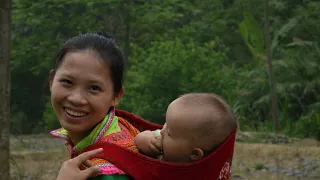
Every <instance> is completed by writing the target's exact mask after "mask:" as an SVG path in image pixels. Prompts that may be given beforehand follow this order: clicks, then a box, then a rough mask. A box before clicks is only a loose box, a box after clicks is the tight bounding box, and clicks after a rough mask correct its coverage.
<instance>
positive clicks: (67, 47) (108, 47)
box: [53, 31, 124, 93]
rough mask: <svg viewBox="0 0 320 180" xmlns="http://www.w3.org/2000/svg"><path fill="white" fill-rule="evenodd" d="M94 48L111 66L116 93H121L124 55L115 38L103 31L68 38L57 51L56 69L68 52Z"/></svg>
mask: <svg viewBox="0 0 320 180" xmlns="http://www.w3.org/2000/svg"><path fill="white" fill-rule="evenodd" d="M83 50H93V51H95V52H96V53H97V54H98V55H99V56H100V57H101V58H102V60H103V61H104V62H105V63H106V64H107V65H108V67H109V68H110V76H111V79H112V82H113V86H114V89H113V91H114V92H115V93H119V92H120V90H121V88H122V85H123V71H124V56H123V54H122V50H121V49H120V48H119V47H118V46H117V44H116V42H115V38H114V37H113V36H111V35H108V34H107V33H105V32H103V31H98V32H92V33H86V34H80V35H78V36H75V37H73V38H71V39H69V40H67V41H66V42H65V43H64V45H63V46H62V48H61V49H60V50H59V52H58V53H57V56H56V59H55V65H54V69H53V70H54V71H56V70H57V69H59V67H60V65H61V63H62V61H63V57H64V56H65V55H66V54H67V53H68V52H74V51H83Z"/></svg>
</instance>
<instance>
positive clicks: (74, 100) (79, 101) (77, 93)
mask: <svg viewBox="0 0 320 180" xmlns="http://www.w3.org/2000/svg"><path fill="white" fill-rule="evenodd" d="M67 99H68V101H69V102H70V103H71V104H72V105H74V106H84V105H86V104H87V103H88V101H87V99H86V97H85V95H84V93H83V92H82V91H81V90H79V89H75V90H74V91H72V92H71V94H70V95H69V96H68V98H67Z"/></svg>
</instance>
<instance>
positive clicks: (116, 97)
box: [112, 87, 124, 107]
mask: <svg viewBox="0 0 320 180" xmlns="http://www.w3.org/2000/svg"><path fill="white" fill-rule="evenodd" d="M123 95H124V87H122V88H121V90H120V91H119V93H118V94H116V95H115V97H114V99H113V102H112V106H114V107H115V106H118V105H119V103H120V101H121V99H122V97H123Z"/></svg>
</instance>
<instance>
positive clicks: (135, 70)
mask: <svg viewBox="0 0 320 180" xmlns="http://www.w3.org/2000/svg"><path fill="white" fill-rule="evenodd" d="M215 47H216V43H215V41H211V42H209V43H205V44H204V45H203V46H199V45H196V44H195V43H193V42H189V43H183V42H182V41H180V40H179V39H176V40H174V41H163V42H153V43H151V47H150V48H148V49H146V50H145V49H141V48H134V54H133V56H132V58H130V62H131V63H132V66H131V68H130V70H129V72H128V74H127V79H126V84H125V88H126V92H127V93H126V95H125V98H124V101H123V103H124V104H125V108H126V109H130V110H131V111H133V112H135V113H137V114H139V115H141V116H142V117H144V118H147V119H150V120H151V121H154V122H158V123H163V122H164V120H165V118H164V117H165V112H166V108H167V106H168V105H169V104H170V102H171V101H172V100H174V99H175V98H177V97H178V96H179V95H181V94H184V93H187V92H215V93H217V94H220V95H222V96H224V97H228V96H229V95H230V93H231V91H230V90H229V91H228V87H230V86H232V85H233V84H235V83H234V82H233V81H232V80H231V81H230V73H229V72H232V68H228V67H227V66H225V65H224V64H226V62H227V61H226V60H227V57H226V56H225V53H224V52H217V51H215V50H214V48H215Z"/></svg>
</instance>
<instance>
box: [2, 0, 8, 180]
mask: <svg viewBox="0 0 320 180" xmlns="http://www.w3.org/2000/svg"><path fill="white" fill-rule="evenodd" d="M10 32H11V0H1V3H0V177H1V178H0V179H3V180H9V179H10V161H9V160H10V152H9V150H10V148H9V133H10V121H9V116H10V67H9V59H10V50H11V33H10Z"/></svg>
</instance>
